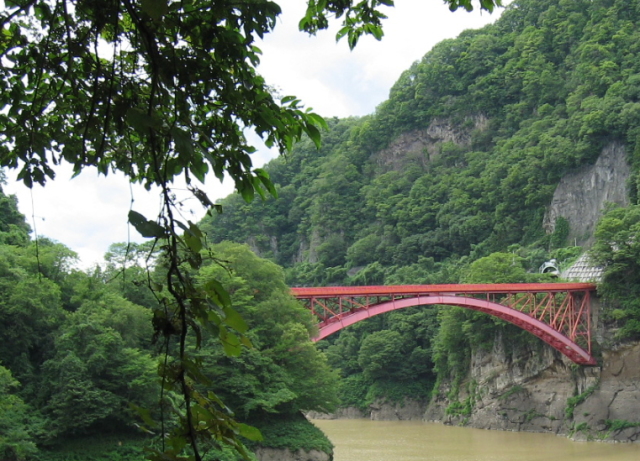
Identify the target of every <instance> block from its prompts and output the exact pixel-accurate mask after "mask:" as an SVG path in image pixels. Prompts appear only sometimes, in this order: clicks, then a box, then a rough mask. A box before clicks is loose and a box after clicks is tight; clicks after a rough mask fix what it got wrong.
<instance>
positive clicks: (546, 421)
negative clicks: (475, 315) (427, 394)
mask: <svg viewBox="0 0 640 461" xmlns="http://www.w3.org/2000/svg"><path fill="white" fill-rule="evenodd" d="M603 362H604V363H605V366H604V368H602V369H601V368H599V367H593V368H575V367H574V366H573V365H572V364H571V362H569V361H568V360H567V359H566V358H565V357H563V356H561V355H560V354H558V353H557V352H556V351H554V350H553V349H551V348H549V347H547V346H543V347H542V348H539V347H538V346H537V345H536V346H533V347H524V348H522V349H520V350H512V351H506V350H505V348H504V344H503V341H502V339H501V338H496V341H495V343H494V347H493V350H492V351H478V352H476V353H474V354H473V358H472V361H471V368H470V373H469V379H468V380H467V381H466V382H465V383H463V385H462V386H461V387H460V393H459V396H458V400H459V401H460V402H465V403H466V402H470V408H471V411H470V413H469V414H463V413H461V412H456V411H453V412H452V411H451V409H452V408H453V407H452V403H454V402H451V401H449V400H448V399H447V398H446V397H444V395H446V394H447V392H448V390H449V389H447V388H446V387H445V388H443V389H442V392H441V394H440V396H439V397H438V398H436V399H434V400H433V401H432V402H431V404H430V405H429V407H428V409H427V411H426V413H425V417H424V419H426V420H429V421H439V422H443V423H445V424H455V425H458V424H460V425H468V426H471V427H476V428H481V429H498V430H509V431H530V432H551V433H554V434H561V435H567V436H570V437H572V438H574V439H576V440H610V441H620V442H635V441H637V440H639V439H640V373H639V372H638V370H640V343H634V344H629V345H626V346H624V347H620V348H619V349H618V350H615V351H608V352H605V353H604V354H603ZM577 395H578V396H580V397H578V398H576V397H575V396H577ZM572 401H573V402H572ZM447 408H449V412H447ZM447 413H449V414H447Z"/></svg>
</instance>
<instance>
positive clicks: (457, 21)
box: [4, 0, 500, 268]
mask: <svg viewBox="0 0 640 461" xmlns="http://www.w3.org/2000/svg"><path fill="white" fill-rule="evenodd" d="M279 3H280V5H281V7H282V10H283V14H282V16H281V17H280V19H279V22H278V25H277V26H276V29H275V32H274V33H272V34H269V35H268V36H266V37H265V41H264V42H263V43H261V44H258V46H259V47H260V48H261V49H262V51H263V56H262V62H261V65H260V67H259V72H260V73H261V74H262V75H263V76H264V77H265V79H266V80H267V83H268V84H270V85H272V86H274V87H275V88H276V89H278V91H279V92H280V94H282V95H283V96H286V95H295V96H297V97H299V98H300V99H302V101H303V102H304V103H305V105H306V106H307V107H312V108H313V109H314V111H315V112H317V113H319V114H320V115H323V116H325V117H333V116H337V117H347V116H361V115H367V114H371V113H373V112H374V110H375V108H376V106H377V105H378V104H380V103H381V102H383V101H384V100H385V99H387V96H388V93H389V89H390V88H391V86H392V85H393V84H394V82H395V81H396V80H397V79H398V77H399V76H400V74H401V73H402V72H403V71H404V70H406V69H408V68H409V67H410V66H411V64H412V63H413V62H415V61H417V60H419V59H420V58H422V56H424V55H425V54H426V53H427V52H428V51H429V50H430V49H431V48H432V47H433V46H434V45H435V44H436V43H438V42H440V41H442V40H443V39H445V38H453V37H456V36H457V35H458V34H459V33H460V32H462V31H463V30H465V29H475V28H479V27H482V26H483V25H485V24H488V23H490V22H493V21H495V19H497V17H498V16H499V13H500V12H499V11H498V12H495V13H493V14H492V15H490V14H488V13H487V12H483V13H480V11H479V10H476V11H473V12H471V13H467V12H466V11H463V10H462V9H461V10H459V11H457V12H455V13H451V12H450V11H449V10H448V7H447V6H446V5H445V4H444V3H443V2H442V1H440V0H397V5H396V7H395V8H389V9H388V13H387V15H388V17H389V19H387V20H386V21H385V23H384V30H385V36H384V37H383V39H382V41H380V42H378V41H376V40H375V39H373V38H372V37H363V38H361V40H360V42H359V44H358V46H357V47H356V49H355V50H354V51H349V47H348V46H347V42H346V39H343V40H341V41H340V42H339V43H336V42H335V31H336V29H337V24H335V25H334V27H333V28H332V29H330V30H329V31H322V32H319V33H318V35H317V36H315V37H309V36H307V35H306V34H303V33H301V32H299V31H298V29H297V24H298V21H299V20H300V18H301V17H302V16H303V12H304V5H305V3H306V2H302V1H301V0H283V1H281V2H279ZM275 155H276V153H274V152H269V151H267V150H266V149H262V150H260V151H259V152H257V153H256V154H254V165H255V166H261V165H262V164H263V163H264V162H266V161H268V160H269V159H271V158H273V156H275ZM56 171H57V177H56V180H55V181H51V182H50V183H48V184H47V185H46V187H45V188H42V187H40V186H34V189H33V190H32V191H30V190H29V189H27V188H26V187H24V186H23V185H22V184H21V183H17V182H15V181H13V178H14V177H15V172H13V171H6V173H7V176H8V184H7V186H6V187H5V188H4V189H5V192H6V193H9V194H16V195H17V197H18V201H19V207H20V210H21V211H22V213H23V214H25V216H27V220H28V221H29V223H30V224H31V226H32V227H33V226H34V223H35V227H36V230H37V233H38V235H39V236H47V237H49V238H52V239H54V240H56V241H59V242H61V243H63V244H65V245H67V246H68V247H70V248H71V249H72V250H74V251H75V252H77V253H78V254H79V256H80V258H81V262H80V264H79V265H80V267H83V268H86V267H91V266H93V265H94V264H95V263H98V262H100V261H102V257H103V255H104V253H105V252H106V251H107V249H108V247H109V245H110V244H111V243H114V242H124V241H127V240H128V239H129V238H130V239H131V241H138V242H140V241H143V240H144V239H142V238H141V237H140V236H139V235H137V234H136V231H135V229H133V228H131V229H129V228H128V226H127V213H128V211H129V207H130V205H131V201H132V200H133V201H134V202H133V205H132V208H133V209H134V210H136V211H139V212H141V213H142V214H144V215H145V216H146V217H147V218H149V219H153V218H155V216H156V215H157V213H158V209H159V196H158V193H157V192H153V191H152V192H147V191H145V190H144V189H143V188H142V187H138V186H133V187H130V185H129V184H128V182H127V180H126V179H124V177H120V176H116V175H110V176H108V177H106V178H105V177H99V176H98V175H97V173H96V172H95V171H85V172H83V173H82V174H81V175H80V176H78V177H76V178H73V179H71V168H63V167H61V168H58V169H57V170H56ZM204 189H205V190H206V192H207V193H208V194H209V196H210V198H220V197H224V196H226V195H228V194H229V193H231V192H232V189H233V186H232V185H231V184H230V183H229V181H226V182H225V184H220V183H219V182H217V180H216V179H215V178H211V180H208V181H207V185H206V187H205V188H204ZM32 203H33V207H32ZM191 209H193V210H191ZM190 211H192V213H193V214H191V217H190V218H189V219H191V220H192V221H197V220H199V219H200V218H201V217H202V216H203V214H204V213H203V210H202V209H201V208H200V207H198V206H197V204H196V203H195V202H194V201H191V202H187V203H186V204H185V210H184V213H185V215H187V216H188V215H189V213H190Z"/></svg>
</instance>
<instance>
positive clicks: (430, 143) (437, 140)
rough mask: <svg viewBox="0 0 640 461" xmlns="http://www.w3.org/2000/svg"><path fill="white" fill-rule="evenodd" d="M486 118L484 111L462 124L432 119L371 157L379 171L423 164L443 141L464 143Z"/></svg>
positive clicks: (485, 121) (483, 125)
mask: <svg viewBox="0 0 640 461" xmlns="http://www.w3.org/2000/svg"><path fill="white" fill-rule="evenodd" d="M487 124H488V119H487V118H486V117H485V116H484V115H476V116H474V117H469V118H468V119H467V123H466V124H465V125H464V126H461V125H460V124H454V123H452V122H451V121H449V120H440V119H436V120H433V121H432V122H431V123H430V124H429V126H428V127H427V129H426V130H416V131H412V132H409V133H403V134H401V135H400V136H398V137H397V138H396V139H395V140H393V141H392V142H391V144H389V146H388V147H387V148H386V149H383V150H382V151H380V152H378V153H376V154H375V155H374V156H373V157H372V161H373V162H374V164H375V165H376V166H377V168H378V169H379V170H380V171H382V172H385V171H390V170H396V171H399V170H402V169H404V167H405V166H406V165H409V164H412V163H418V164H422V165H426V164H427V163H428V162H429V161H430V160H431V159H433V158H434V157H435V156H436V155H438V153H439V152H440V147H441V146H442V144H444V143H446V142H452V143H454V144H457V145H459V146H467V145H469V143H470V142H471V133H472V132H473V131H474V130H484V129H485V128H486V127H487Z"/></svg>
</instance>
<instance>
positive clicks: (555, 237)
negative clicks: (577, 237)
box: [550, 216, 570, 248]
mask: <svg viewBox="0 0 640 461" xmlns="http://www.w3.org/2000/svg"><path fill="white" fill-rule="evenodd" d="M569 230H570V229H569V221H567V219H566V218H564V217H562V216H558V218H557V219H556V225H555V229H554V230H553V234H551V241H550V243H551V246H552V247H553V248H562V247H564V245H565V244H566V243H567V237H569Z"/></svg>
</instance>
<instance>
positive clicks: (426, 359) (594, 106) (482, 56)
mask: <svg viewBox="0 0 640 461" xmlns="http://www.w3.org/2000/svg"><path fill="white" fill-rule="evenodd" d="M638 23H640V2H638V1H621V0H594V1H591V0H577V1H566V0H517V1H514V2H512V3H511V4H510V5H509V6H508V7H507V9H506V11H505V12H504V13H503V15H502V16H501V18H500V19H499V20H498V21H497V22H496V23H495V24H493V25H489V26H486V27H484V28H482V29H480V30H473V31H466V32H464V33H463V34H461V35H460V36H459V37H458V38H456V39H452V40H445V41H443V42H441V43H440V44H438V45H437V46H435V47H434V49H433V50H431V51H430V52H429V53H427V54H426V55H425V56H424V58H423V59H422V60H420V61H419V62H416V63H415V64H414V65H413V66H412V67H411V68H410V69H408V70H407V71H406V72H404V73H403V74H402V75H401V77H400V78H399V80H398V81H397V82H396V84H395V85H394V86H393V88H392V89H391V91H390V95H389V99H388V101H386V102H384V103H383V104H381V105H380V106H379V107H378V108H377V110H376V112H375V113H374V114H372V115H371V116H367V117H363V118H352V119H342V120H339V119H332V120H329V130H328V131H327V132H326V133H324V136H323V144H322V147H321V148H320V149H319V150H317V149H316V148H315V146H314V145H313V143H312V142H311V141H307V142H302V143H300V144H299V145H298V146H297V147H296V149H295V150H294V152H293V153H292V154H290V155H288V156H287V157H283V158H279V159H276V160H274V161H272V162H271V163H270V164H268V165H267V167H266V169H267V171H268V172H269V174H270V175H271V177H272V179H273V181H274V182H275V183H277V184H278V191H279V198H278V199H277V200H274V199H269V200H266V201H255V202H253V203H249V204H247V203H245V202H244V201H243V200H242V198H241V197H240V196H238V195H232V196H229V197H227V198H226V199H224V200H222V201H221V202H220V203H221V205H222V206H223V209H224V212H223V213H222V214H221V215H218V216H214V217H212V218H208V219H207V220H206V221H205V223H204V227H205V228H206V230H207V233H208V238H209V239H210V240H211V241H213V242H219V241H224V240H231V241H236V242H244V243H247V244H248V245H249V246H250V247H251V248H252V249H253V250H254V251H256V252H257V253H258V254H260V255H261V256H264V257H267V258H270V259H272V260H274V261H276V262H277V263H278V264H281V265H282V266H284V267H285V268H286V274H287V282H288V283H289V284H290V285H299V286H305V285H307V286H308V285H316V286H319V285H327V284H333V285H340V284H346V285H349V284H359V285H364V284H401V283H411V284H415V283H457V282H465V281H466V282H507V281H512V282H518V281H525V280H534V279H536V277H538V276H536V275H535V274H533V273H534V272H535V271H536V269H537V268H538V266H539V265H540V263H542V262H543V261H545V260H547V259H550V258H552V257H555V258H557V259H558V260H559V261H560V263H561V264H565V265H566V264H568V262H570V261H571V260H572V259H575V257H576V256H577V255H578V254H580V253H581V252H582V251H583V249H582V248H580V247H574V246H572V245H571V244H573V243H575V242H578V243H579V242H580V241H585V240H586V239H587V238H588V237H590V236H579V237H580V238H578V237H576V238H575V239H572V241H571V242H569V241H567V236H568V235H569V233H570V232H571V229H570V226H569V225H568V220H567V219H565V218H563V217H562V216H561V217H559V218H557V219H555V220H554V222H552V223H550V225H548V226H547V229H545V228H544V227H543V218H544V215H545V211H546V209H547V207H548V206H549V204H550V202H551V199H552V196H553V193H554V190H555V189H556V187H557V185H558V183H559V182H560V180H561V178H562V177H563V176H564V175H566V174H567V173H569V172H573V171H576V169H578V168H580V167H583V166H586V165H592V164H594V163H595V162H596V159H597V158H598V156H599V155H600V153H601V152H602V151H603V148H605V147H607V146H609V145H611V144H612V143H617V144H620V145H622V146H623V149H624V151H625V152H626V155H627V160H628V163H629V165H630V169H631V170H632V171H631V180H630V183H629V200H630V203H632V204H634V203H636V202H637V201H638V187H637V179H638V168H637V166H638V160H639V159H640V157H639V155H640V153H639V152H640V145H638V141H639V140H640V131H639V128H638V127H640V29H638V27H637V24H638ZM605 259H606V258H605ZM601 260H602V259H601ZM625 315H626V314H621V317H619V319H620V318H624V316H625ZM382 317H383V316H381V317H379V318H375V319H371V320H369V321H368V322H366V323H361V324H358V325H354V326H353V327H351V328H350V329H349V330H346V331H343V332H342V334H341V335H339V337H337V338H330V339H329V342H328V344H324V346H323V347H325V348H327V349H326V350H327V352H328V354H329V357H330V361H331V363H332V364H333V365H334V366H335V367H337V368H340V369H341V370H342V375H343V378H344V380H343V386H344V387H343V392H342V395H343V396H344V397H343V404H345V405H346V404H352V403H356V404H360V405H364V404H366V403H367V402H369V403H370V402H371V401H372V399H374V398H375V397H379V396H383V397H387V398H389V397H394V396H395V397H398V395H405V394H411V395H416V394H419V393H420V392H423V395H426V392H427V391H428V390H429V389H430V388H431V387H432V386H433V384H434V381H435V380H436V379H449V378H452V377H456V376H457V377H458V378H459V377H460V375H461V374H462V373H464V372H465V371H464V370H466V369H467V367H468V360H469V356H470V351H471V350H472V349H473V348H477V347H481V346H482V345H483V344H484V345H486V344H487V343H488V342H491V341H492V340H493V338H494V335H495V334H496V331H499V332H501V334H502V335H503V336H504V337H505V338H507V339H508V340H509V341H520V342H522V341H525V342H526V341H529V340H528V339H527V338H526V337H525V336H522V335H521V334H520V333H518V332H517V331H515V330H512V329H509V328H507V327H506V326H504V325H502V324H497V325H496V324H495V322H493V321H491V320H487V319H486V318H484V317H481V316H479V315H476V314H472V313H469V312H463V311H459V310H454V309H449V310H447V311H446V312H444V311H443V312H440V313H436V311H433V310H431V311H430V310H427V309H423V310H412V311H405V312H395V313H393V314H387V315H386V316H384V318H382ZM639 331H640V330H639ZM634 334H637V332H635V333H634ZM434 370H435V371H434ZM456 370H457V371H456ZM456 379H457V378H456ZM409 388H411V389H410V390H408V389H409ZM357 393H359V394H358V395H356V394H357ZM398 393H399V394H398Z"/></svg>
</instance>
